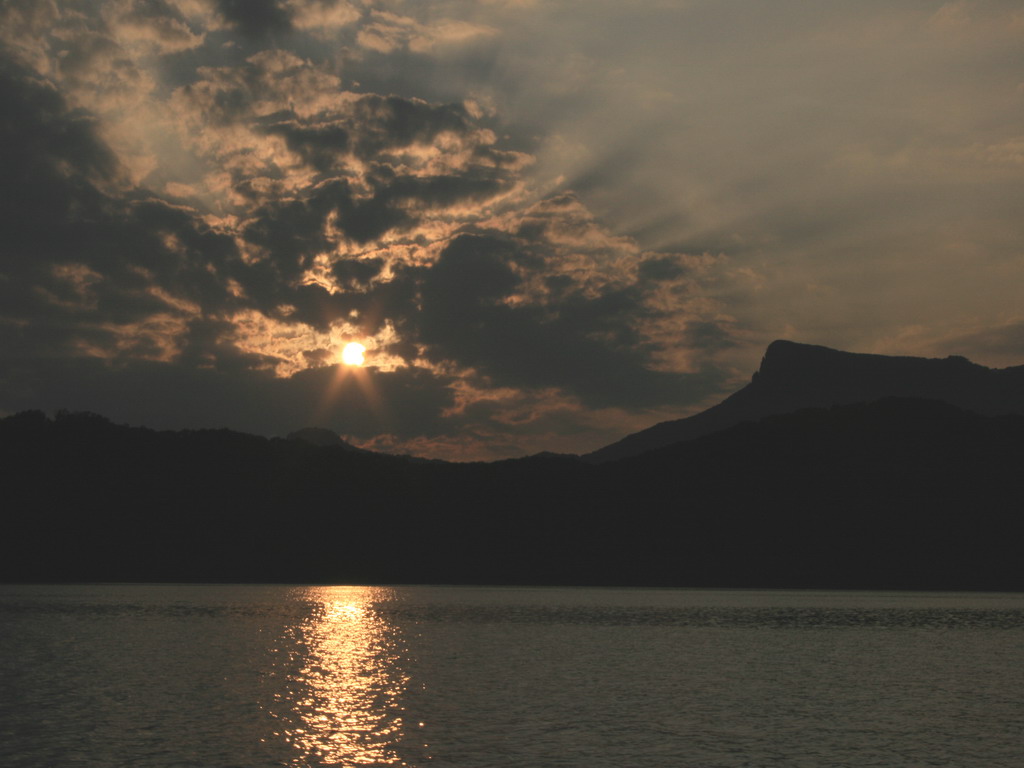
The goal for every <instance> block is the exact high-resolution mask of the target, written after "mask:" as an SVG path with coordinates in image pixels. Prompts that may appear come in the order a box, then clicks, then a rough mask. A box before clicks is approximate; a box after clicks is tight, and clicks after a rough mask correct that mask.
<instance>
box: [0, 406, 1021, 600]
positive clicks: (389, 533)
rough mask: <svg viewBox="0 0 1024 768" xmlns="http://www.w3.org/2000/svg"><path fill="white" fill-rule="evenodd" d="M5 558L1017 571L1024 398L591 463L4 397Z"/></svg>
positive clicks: (113, 575) (724, 580)
mask: <svg viewBox="0 0 1024 768" xmlns="http://www.w3.org/2000/svg"><path fill="white" fill-rule="evenodd" d="M0 460H2V461H3V467H4V477H5V480H4V483H5V486H6V487H5V499H6V503H5V510H6V511H5V513H4V535H3V536H2V537H0V581H22V582H34V581H44V582H67V581H72V582H74V581H156V582H160V581H173V582H283V583H302V582H305V583H456V584H458V583H468V584H573V585H638V586H640V585H652V586H659V585H660V586H689V587H698V586H720V587H821V588H865V589H884V588H898V589H980V590H987V589H991V590H1024V566H1022V565H1021V558H1020V552H1019V548H1020V542H1021V540H1022V534H1024V524H1022V514H1021V509H1022V504H1021V480H1020V478H1021V472H1020V468H1021V466H1024V417H1021V416H982V415H979V414H975V413H971V412H968V411H965V410H963V409H960V408H956V407H954V406H951V405H948V404H944V403H939V402H935V401H927V400H919V399H898V398H896V399H884V400H881V401H878V402H875V403H869V404H854V405H843V406H834V407H831V408H819V409H808V410H802V411H799V412H796V413H792V414H787V415H781V416H773V417H769V418H766V419H763V420H761V421H759V422H756V423H744V424H739V425H736V426H734V427H731V428H729V429H726V430H723V431H720V432H717V433H715V434H712V435H706V436H704V437H701V438H697V439H694V440H690V441H687V442H683V443H679V444H676V445H673V446H670V447H667V448H663V449H660V450H656V451H652V452H648V453H646V454H643V455H641V456H636V457H632V458H629V459H624V460H620V461H612V462H608V463H605V464H602V465H600V466H597V465H593V464H589V463H586V462H583V461H580V460H578V459H574V458H566V457H533V458H529V459H520V460H514V461H505V462H497V463H492V464H447V463H444V462H424V461H417V460H414V459H408V458H401V457H392V456H383V455H379V454H373V453H368V452H357V451H353V450H350V449H348V448H346V447H345V446H340V445H327V446H318V445H314V444H312V443H311V442H309V441H308V440H280V439H273V440H267V439H264V438H260V437H253V436H250V435H244V434H239V433H234V432H228V431H223V430H220V431H213V430H211V431H186V432H154V431H151V430H147V429H141V428H131V427H126V426H117V425H114V424H112V423H110V422H109V421H107V420H105V419H103V418H102V417H99V416H96V415H92V414H68V413H62V414H58V416H57V417H56V418H54V419H49V418H47V417H46V416H45V415H44V414H42V413H40V412H27V413H22V414H18V415H15V416H11V417H8V418H6V419H4V420H0Z"/></svg>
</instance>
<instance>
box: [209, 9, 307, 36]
mask: <svg viewBox="0 0 1024 768" xmlns="http://www.w3.org/2000/svg"><path fill="white" fill-rule="evenodd" d="M217 10H218V11H219V12H220V13H221V15H222V16H223V17H224V19H225V20H226V21H227V22H228V23H229V24H231V25H232V27H234V28H235V29H237V30H238V31H239V32H240V33H241V34H242V35H244V36H245V37H249V38H257V39H259V38H266V37H271V36H274V35H281V34H285V33H287V32H290V31H291V30H292V21H291V14H290V13H289V12H288V10H287V9H285V8H284V7H283V6H282V5H281V4H280V3H278V2H277V0H217Z"/></svg>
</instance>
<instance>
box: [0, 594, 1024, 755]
mask: <svg viewBox="0 0 1024 768" xmlns="http://www.w3.org/2000/svg"><path fill="white" fill-rule="evenodd" d="M0 765H2V766H5V767H6V768H40V767H41V766H61V767H63V766H67V767H69V768H73V767H75V766H139V767H142V768H146V767H152V768H170V767H172V766H173V767H178V766H181V767H185V766H197V767H199V766H201V767H202V768H208V767H210V768H227V767H228V766H239V767H242V768H261V767H263V766H328V765H344V766H395V765H407V766H427V765H437V766H459V767H460V768H487V767H488V766H521V767H524V768H528V767H530V766H538V767H542V766H587V767H590V768H593V767H601V766H616V767H624V768H625V767H629V766H680V767H682V768H704V767H711V766H716V767H717V766H721V767H722V768H737V767H739V766H773V765H777V766H787V767H790V766H792V767H794V768H798V767H800V766H808V768H811V767H813V768H820V767H821V766H951V767H952V766H957V767H959V766H987V767H989V768H992V767H996V768H998V767H1000V766H1007V767H1009V766H1013V768H1019V766H1021V765H1024V595H993V594H930V593H929V594H924V593H856V592H775V591H752V592H743V591H709V590H611V589H511V588H509V589H502V588H473V587H286V586H168V585H162V586H148V585H131V586H109V585H98V586H2V585H0Z"/></svg>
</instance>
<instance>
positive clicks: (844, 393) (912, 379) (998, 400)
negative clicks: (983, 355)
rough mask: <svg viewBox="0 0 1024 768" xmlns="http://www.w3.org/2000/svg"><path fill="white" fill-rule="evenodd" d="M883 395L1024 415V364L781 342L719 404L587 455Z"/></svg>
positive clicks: (627, 450)
mask: <svg viewBox="0 0 1024 768" xmlns="http://www.w3.org/2000/svg"><path fill="white" fill-rule="evenodd" d="M883 397H918V398H927V399H931V400H939V401H942V402H946V403H950V404H951V405H955V406H958V407H960V408H965V409H967V410H970V411H974V412H975V413H980V414H984V415H990V416H994V415H998V414H1004V413H1021V414H1024V366H1017V367H1013V368H1004V369H1000V370H993V369H990V368H986V367H984V366H981V365H977V364H975V363H972V362H970V361H969V360H967V359H965V358H963V357H947V358H944V359H930V358H919V357H890V356H886V355H866V354H857V353H853V352H841V351H838V350H834V349H829V348H828V347H819V346H812V345H810V344H797V343H795V342H792V341H781V340H780V341H774V342H772V343H771V344H770V345H769V346H768V349H767V351H766V352H765V355H764V358H763V359H762V361H761V367H760V368H759V369H758V371H757V372H756V373H755V374H754V376H753V378H752V380H751V382H750V383H749V384H748V385H747V386H745V387H743V389H741V390H739V391H738V392H736V393H734V394H733V395H731V396H729V397H728V398H726V399H725V400H723V401H722V402H721V403H719V404H718V405H716V406H713V407H712V408H709V409H707V410H706V411H702V412H701V413H698V414H696V415H694V416H690V417H688V418H685V419H677V420H675V421H664V422H661V423H660V424H656V425H654V426H653V427H650V428H649V429H645V430H643V431H641V432H637V433H635V434H632V435H629V436H627V437H624V438H623V439H622V440H619V441H618V442H616V443H612V444H611V445H608V446H605V447H604V448H600V449H598V450H596V451H594V452H592V453H589V454H587V455H585V456H584V457H583V458H584V459H585V460H587V461H591V462H605V461H613V460H615V459H622V458H626V457H628V456H636V455H638V454H640V453H643V452H645V451H650V450H653V449H655V448H662V447H665V446H667V445H671V444H672V443H677V442H680V441H683V440H692V439H694V438H696V437H700V436H702V435H708V434H711V433H713V432H717V431H719V430H722V429H725V428H727V427H731V426H733V425H735V424H739V423H741V422H744V421H756V420H758V419H762V418H764V417H765V416H772V415H775V414H782V413H790V412H793V411H796V410H799V409H801V408H827V407H829V406H832V405H839V404H844V403H862V402H872V401H874V400H879V399H881V398H883Z"/></svg>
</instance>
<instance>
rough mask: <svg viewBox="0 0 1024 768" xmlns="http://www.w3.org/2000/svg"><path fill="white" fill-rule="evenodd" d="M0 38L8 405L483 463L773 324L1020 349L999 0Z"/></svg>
mask: <svg viewBox="0 0 1024 768" xmlns="http://www.w3.org/2000/svg"><path fill="white" fill-rule="evenodd" d="M0 46H2V50H0V104H2V108H3V111H2V114H3V117H2V118H0V133H2V135H0V157H2V163H0V167H2V168H3V173H2V175H0V201H2V206H0V415H2V414H5V413H14V412H17V411H20V410H25V409H30V408H39V409H43V410H46V411H53V410H56V409H59V408H67V409H70V410H88V411H94V412H97V413H100V414H103V415H105V416H107V417H109V418H111V419H112V420H114V421H116V422H119V423H129V424H133V425H140V426H148V427H152V428H156V429H181V428H221V427H226V428H230V429H236V430H241V431H245V432H252V433H256V434H263V435H267V436H275V435H285V434H287V433H289V432H291V431H294V430H297V429H299V428H302V427H307V426H317V427H324V428H328V429H332V430H334V431H336V432H338V433H339V434H341V435H342V436H343V437H345V439H347V440H349V441H350V442H352V443H353V444H355V445H359V446H362V447H365V448H369V449H372V450H380V451H388V452H397V453H412V454H415V455H420V456H428V457H434V458H443V459H450V460H480V459H483V460H490V459H498V458H506V457H513V456H521V455H525V454H530V453H535V452H538V451H545V450H546V451H556V452H587V451H591V450H595V449H597V448H599V447H601V446H603V445H606V444H608V443H610V442H613V441H615V440H617V439H619V438H621V437H622V436H624V435H626V434H628V433H631V432H635V431H637V430H639V429H642V428H645V427H647V426H650V425H651V424H654V423H656V422H659V421H663V420H666V419H673V418H680V417H682V416H686V415H688V414H691V413H694V412H697V411H699V410H702V409H704V408H706V407H708V406H710V405H713V404H714V403H716V402H719V401H720V400H721V399H723V398H724V397H725V396H727V395H728V394H729V393H731V392H733V391H735V390H736V389H738V388H739V387H741V386H743V385H744V384H745V383H746V382H747V381H749V378H750V375H751V373H752V372H753V371H754V370H756V368H757V365H758V363H759V361H760V358H761V356H762V355H763V353H764V349H765V347H766V346H767V345H768V343H770V342H771V341H772V340H774V339H778V338H786V339H791V340H793V341H799V342H805V343H812V344H822V345H825V346H830V347H834V348H837V349H845V350H849V351H854V352H871V353H880V354H897V355H914V356H924V357H945V356H947V355H963V356H966V357H968V358H969V359H971V360H973V361H975V362H978V363H981V364H983V365H987V366H990V367H1005V366H1010V365H1020V364H1024V303H1022V301H1021V294H1022V288H1024V224H1022V221H1024V216H1022V212H1024V8H1022V7H1021V5H1020V3H1019V2H1002V1H1001V0H976V1H969V0H957V1H954V2H940V1H931V0H901V2H898V3H892V2H888V1H887V2H880V1H876V0H860V1H859V2H856V3H850V2H842V1H840V0H820V1H819V2H814V3H808V2H803V1H800V2H796V1H795V0H775V1H774V2H771V3H765V2H760V1H759V0H637V1H636V2H629V3H623V2H621V1H619V2H610V1H607V0H437V1H436V2H435V1H431V0H95V1H90V0H60V1H58V0H0ZM349 342H358V343H361V344H363V345H364V346H365V347H366V355H365V363H364V365H363V366H350V365H345V364H344V363H342V359H341V353H342V350H343V348H344V346H345V345H346V344H347V343H349Z"/></svg>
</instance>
